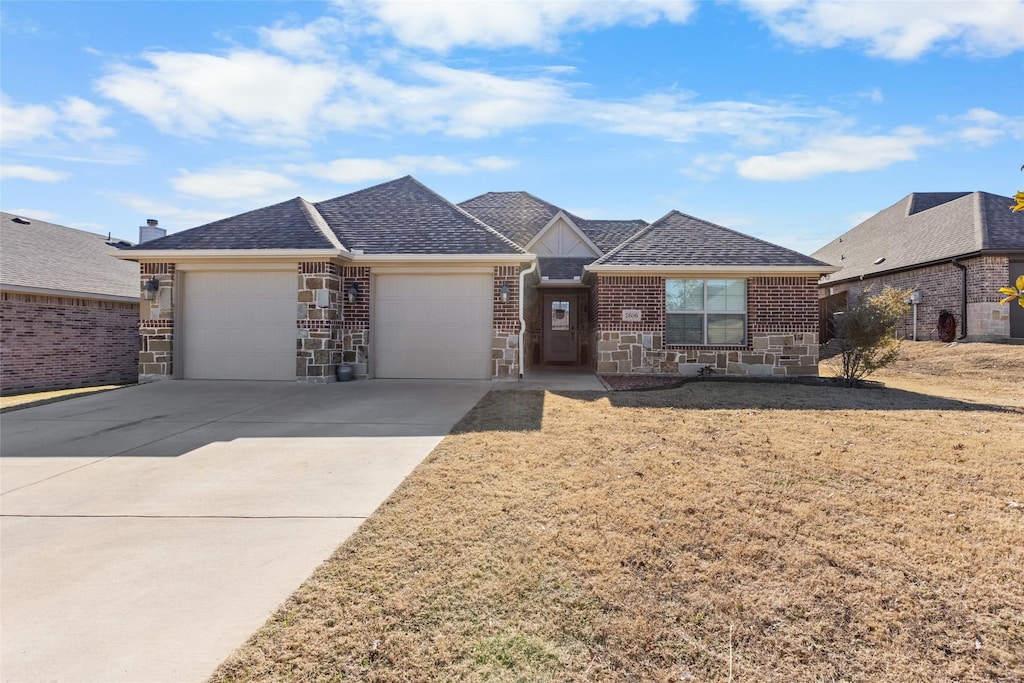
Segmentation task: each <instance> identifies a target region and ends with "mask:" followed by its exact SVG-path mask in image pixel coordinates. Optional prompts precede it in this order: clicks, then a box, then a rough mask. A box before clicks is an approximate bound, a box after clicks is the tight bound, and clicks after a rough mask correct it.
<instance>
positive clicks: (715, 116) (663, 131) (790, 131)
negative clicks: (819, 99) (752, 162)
mask: <svg viewBox="0 0 1024 683" xmlns="http://www.w3.org/2000/svg"><path fill="white" fill-rule="evenodd" d="M692 97H693V96H692V95H691V94H689V93H686V94H659V95H648V96H646V97H643V98H640V99H638V100H635V101H632V102H620V103H603V102H581V103H577V104H578V106H577V107H576V109H578V110H582V111H583V112H585V113H586V115H587V116H588V117H589V118H590V119H591V121H592V122H593V124H595V125H596V126H597V127H599V128H603V129H606V130H611V131H613V132H617V133H625V134H629V135H639V136H643V137H652V138H659V139H662V140H670V141H673V142H688V141H690V140H692V139H693V138H694V137H695V136H697V135H705V134H721V135H727V136H731V137H734V138H736V139H737V140H738V141H740V142H742V143H744V144H749V145H755V146H756V145H764V144H768V143H771V142H773V141H775V140H777V139H778V138H779V137H789V136H792V135H796V134H798V133H800V132H801V130H803V129H804V128H805V127H806V126H808V125H810V124H811V123H815V122H817V120H820V119H823V118H828V117H831V116H834V114H833V113H832V112H831V111H828V110H824V109H802V108H800V107H797V106H794V105H788V104H781V105H764V104H755V103H751V102H730V101H720V102H696V101H692Z"/></svg>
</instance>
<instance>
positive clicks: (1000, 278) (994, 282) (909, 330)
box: [819, 256, 1010, 341]
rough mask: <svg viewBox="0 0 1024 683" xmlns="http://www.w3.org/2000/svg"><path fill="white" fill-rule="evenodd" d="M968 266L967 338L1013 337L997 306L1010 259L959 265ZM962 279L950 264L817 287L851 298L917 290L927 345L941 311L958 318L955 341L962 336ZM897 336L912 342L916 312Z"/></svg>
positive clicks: (920, 331) (920, 325) (920, 324)
mask: <svg viewBox="0 0 1024 683" xmlns="http://www.w3.org/2000/svg"><path fill="white" fill-rule="evenodd" d="M960 263H961V264H962V265H964V266H966V267H967V336H968V337H970V338H975V339H987V338H1005V337H1009V335H1010V313H1009V310H1008V308H1007V307H1006V306H1000V305H999V299H1000V296H1001V295H1000V294H999V288H1000V287H1005V286H1006V284H1007V283H1008V282H1009V277H1010V276H1009V259H1008V258H1007V257H1005V256H998V257H997V256H982V257H978V258H973V259H967V260H965V261H961V262H960ZM962 279H963V276H962V274H961V271H960V269H959V268H957V267H956V266H954V265H953V264H952V263H940V264H937V265H933V266H927V267H924V268H915V269H914V270H907V271H903V272H900V273H891V274H888V275H883V276H881V277H870V278H864V279H863V280H856V281H853V282H842V283H839V284H836V285H832V286H831V287H830V286H828V285H826V286H823V287H820V288H819V295H820V296H822V297H824V296H828V292H829V289H831V290H832V291H833V292H835V293H839V292H847V293H848V294H849V296H850V301H851V303H852V301H853V299H854V298H855V297H857V296H859V295H860V294H861V293H862V292H864V291H865V290H867V289H868V288H871V291H873V292H880V291H882V289H884V288H885V287H887V286H888V287H894V288H896V289H909V290H914V289H918V290H920V291H921V297H922V300H921V303H920V304H918V306H917V338H918V339H920V340H925V341H927V340H928V339H929V333H930V332H932V331H933V330H935V328H936V326H937V325H938V322H939V312H940V311H942V310H943V309H945V310H947V311H949V312H950V313H952V314H953V315H954V316H956V324H957V336H958V337H959V336H960V335H961V334H962V332H963V327H962V325H963V321H962V320H961V319H960V318H961V308H960V304H961V290H962V286H963V283H962ZM898 332H899V334H900V336H901V337H903V338H905V339H913V338H914V325H913V312H912V311H911V313H908V314H907V316H906V317H905V318H904V319H903V321H902V322H901V323H900V325H899V328H898Z"/></svg>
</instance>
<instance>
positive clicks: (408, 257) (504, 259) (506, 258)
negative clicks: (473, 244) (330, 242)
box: [345, 252, 537, 263]
mask: <svg viewBox="0 0 1024 683" xmlns="http://www.w3.org/2000/svg"><path fill="white" fill-rule="evenodd" d="M345 256H346V257H348V258H349V260H351V261H354V262H368V261H369V262H372V261H388V262H394V261H399V262H403V263H432V262H438V263H441V262H452V261H455V262H459V263H494V262H499V263H522V262H524V261H534V260H536V258H537V255H536V254H529V253H522V254H363V253H359V252H351V253H348V254H346V255H345Z"/></svg>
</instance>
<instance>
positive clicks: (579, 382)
mask: <svg viewBox="0 0 1024 683" xmlns="http://www.w3.org/2000/svg"><path fill="white" fill-rule="evenodd" d="M494 389H495V390H496V391H531V390H536V391H608V388H607V387H605V385H603V384H601V380H599V379H598V378H597V375H595V374H594V371H593V370H591V369H590V368H587V367H574V366H561V365H540V366H535V367H531V368H527V369H526V372H525V373H524V375H523V378H522V379H521V380H519V381H518V382H517V381H511V380H510V381H500V382H495V383H494Z"/></svg>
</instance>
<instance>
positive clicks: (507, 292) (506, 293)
mask: <svg viewBox="0 0 1024 683" xmlns="http://www.w3.org/2000/svg"><path fill="white" fill-rule="evenodd" d="M498 294H500V295H501V303H503V304H506V303H508V298H509V297H510V296H512V290H511V289H509V288H508V283H507V282H505V283H503V284H502V285H501V289H500V290H498Z"/></svg>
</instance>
